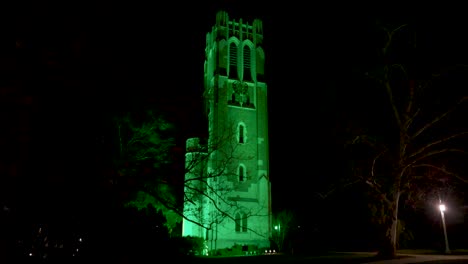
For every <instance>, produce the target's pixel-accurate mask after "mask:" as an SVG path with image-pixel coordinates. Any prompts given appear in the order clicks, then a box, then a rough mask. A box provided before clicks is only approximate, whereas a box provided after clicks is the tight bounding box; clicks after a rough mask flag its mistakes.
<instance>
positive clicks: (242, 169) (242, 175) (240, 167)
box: [239, 166, 244, 182]
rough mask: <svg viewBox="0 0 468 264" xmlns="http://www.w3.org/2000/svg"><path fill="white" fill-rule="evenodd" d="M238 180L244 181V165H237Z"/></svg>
mask: <svg viewBox="0 0 468 264" xmlns="http://www.w3.org/2000/svg"><path fill="white" fill-rule="evenodd" d="M239 181H240V182H242V181H244V167H242V166H239Z"/></svg>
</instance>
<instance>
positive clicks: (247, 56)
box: [243, 45, 252, 81]
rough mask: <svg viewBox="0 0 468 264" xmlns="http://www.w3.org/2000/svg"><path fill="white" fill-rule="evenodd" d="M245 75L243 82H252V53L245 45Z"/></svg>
mask: <svg viewBox="0 0 468 264" xmlns="http://www.w3.org/2000/svg"><path fill="white" fill-rule="evenodd" d="M243 55H244V67H243V69H244V74H243V80H244V81H252V73H251V72H250V64H251V52H250V47H249V46H247V45H245V46H244V54H243Z"/></svg>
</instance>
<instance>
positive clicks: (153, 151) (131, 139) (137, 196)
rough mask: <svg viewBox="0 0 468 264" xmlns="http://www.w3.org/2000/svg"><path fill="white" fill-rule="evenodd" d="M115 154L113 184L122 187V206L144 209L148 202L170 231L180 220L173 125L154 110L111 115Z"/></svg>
mask: <svg viewBox="0 0 468 264" xmlns="http://www.w3.org/2000/svg"><path fill="white" fill-rule="evenodd" d="M113 121H114V124H115V126H114V127H115V129H116V130H117V151H116V153H117V155H116V156H115V158H114V160H113V167H114V168H115V170H116V175H115V178H114V179H112V181H114V182H115V183H117V184H118V182H122V183H124V184H120V186H123V188H127V189H124V190H123V193H125V194H126V196H125V197H123V200H122V202H123V203H124V205H125V206H126V207H135V208H139V209H146V208H147V206H148V205H151V206H152V207H153V208H154V209H155V210H157V211H161V212H162V214H163V215H164V216H165V217H166V219H167V222H166V223H165V225H166V227H167V228H168V230H169V231H170V232H171V231H172V230H173V229H174V228H175V227H176V225H177V223H178V222H180V217H179V216H178V215H177V213H175V211H177V210H179V209H178V208H179V207H180V205H179V204H178V198H177V186H176V184H175V183H176V178H177V175H174V174H175V172H174V171H173V170H172V166H173V156H172V155H174V151H173V149H174V147H175V139H174V133H175V130H174V129H175V128H174V125H173V124H171V123H169V122H168V121H167V120H166V119H165V118H164V116H163V115H162V114H160V113H156V112H155V111H154V110H146V111H145V112H134V113H131V112H129V113H125V114H124V115H122V116H116V117H114V120H113Z"/></svg>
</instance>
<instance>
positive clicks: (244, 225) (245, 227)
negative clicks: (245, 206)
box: [242, 214, 247, 232]
mask: <svg viewBox="0 0 468 264" xmlns="http://www.w3.org/2000/svg"><path fill="white" fill-rule="evenodd" d="M242 232H247V216H246V215H245V214H242Z"/></svg>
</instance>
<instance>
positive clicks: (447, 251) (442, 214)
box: [439, 204, 450, 254]
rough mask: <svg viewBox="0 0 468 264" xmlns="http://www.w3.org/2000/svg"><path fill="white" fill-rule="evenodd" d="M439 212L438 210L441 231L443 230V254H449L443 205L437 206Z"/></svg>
mask: <svg viewBox="0 0 468 264" xmlns="http://www.w3.org/2000/svg"><path fill="white" fill-rule="evenodd" d="M439 210H440V215H441V216H442V227H443V229H444V237H445V254H450V248H449V244H448V238H447V229H446V228H445V216H444V211H445V205H444V204H440V205H439Z"/></svg>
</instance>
